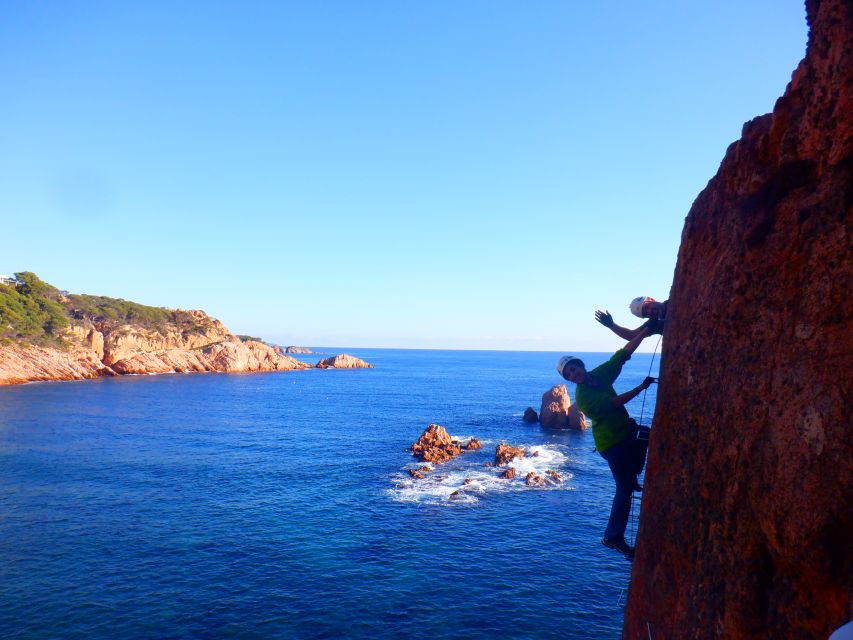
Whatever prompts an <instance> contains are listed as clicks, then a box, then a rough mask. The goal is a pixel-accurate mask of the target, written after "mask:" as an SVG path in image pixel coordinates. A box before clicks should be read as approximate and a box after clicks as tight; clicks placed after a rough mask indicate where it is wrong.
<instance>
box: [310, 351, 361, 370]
mask: <svg viewBox="0 0 853 640" xmlns="http://www.w3.org/2000/svg"><path fill="white" fill-rule="evenodd" d="M314 366H315V367H317V368H318V369H372V368H373V365H372V364H368V363H367V362H365V361H364V360H359V359H358V358H354V357H352V356H348V355H347V354H345V353H340V354H338V355H336V356H332V357H331V358H325V359H324V360H320V362H318V363H317V364H316V365H314Z"/></svg>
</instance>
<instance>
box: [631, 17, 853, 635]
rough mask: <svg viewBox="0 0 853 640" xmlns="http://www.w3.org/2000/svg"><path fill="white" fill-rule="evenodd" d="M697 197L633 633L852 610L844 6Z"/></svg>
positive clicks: (797, 624) (730, 629) (851, 73)
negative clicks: (779, 95) (768, 110)
mask: <svg viewBox="0 0 853 640" xmlns="http://www.w3.org/2000/svg"><path fill="white" fill-rule="evenodd" d="M806 8H807V15H808V20H809V23H810V26H811V30H810V34H809V42H808V49H807V52H806V57H805V59H804V60H803V62H802V63H800V65H799V67H798V68H797V70H796V72H795V73H794V75H793V78H792V80H791V83H790V84H789V85H788V88H787V90H786V92H785V95H784V96H783V97H782V98H780V99H779V100H778V101H777V103H776V105H775V108H774V110H773V113H772V114H769V115H765V116H761V117H759V118H756V119H754V120H752V121H751V122H748V123H747V124H746V125H745V126H744V129H743V137H742V138H741V139H740V140H739V141H737V142H735V143H734V144H732V145H731V146H730V147H729V149H728V151H727V153H726V156H725V158H724V160H723V162H722V164H721V166H720V169H719V171H718V173H717V175H716V176H715V177H714V178H713V179H712V180H711V181H710V182H709V184H708V186H707V187H706V188H705V190H704V191H703V192H702V193H701V194H700V195H699V197H698V198H697V199H696V201H695V203H694V205H693V207H692V209H691V210H690V213H689V215H688V217H687V220H686V223H685V227H684V231H683V234H682V240H681V247H680V250H679V255H678V264H677V267H676V271H675V278H674V281H673V288H672V293H671V296H670V306H669V314H668V315H669V318H668V320H667V327H666V333H665V340H664V349H663V357H662V368H661V378H660V390H659V392H658V400H657V410H656V415H655V420H654V426H653V430H652V438H651V443H650V445H651V446H650V451H649V460H648V471H647V474H646V481H645V487H646V490H645V493H644V498H643V508H642V518H641V520H640V525H639V533H638V541H637V555H636V560H635V562H634V565H633V574H632V579H631V586H630V589H629V597H628V604H627V609H626V614H625V627H624V637H625V638H626V639H628V640H636V639H639V638H643V639H645V638H648V637H650V635H651V637H654V638H687V639H690V638H703V639H707V638H727V639H735V640H737V639H741V638H742V639H746V638H749V639H750V640H752V639H756V638H768V639H769V638H826V637H828V636H829V634H830V632H831V631H832V630H833V629H835V628H837V627H838V626H840V625H841V624H842V623H844V622H846V621H847V620H849V619H850V618H851V617H853V553H851V541H853V506H852V505H853V440H851V437H850V434H851V427H850V422H851V407H853V349H851V336H853V295H851V283H853V258H851V256H853V238H852V237H851V234H853V3H851V2H849V1H844V0H809V1H808V2H807V3H806Z"/></svg>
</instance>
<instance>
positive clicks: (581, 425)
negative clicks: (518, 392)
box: [539, 384, 586, 431]
mask: <svg viewBox="0 0 853 640" xmlns="http://www.w3.org/2000/svg"><path fill="white" fill-rule="evenodd" d="M539 424H541V425H542V426H543V427H546V428H549V429H580V430H581V431H583V430H585V429H586V416H584V414H583V413H581V411H580V410H579V409H578V408H577V406H575V405H573V404H572V402H571V400H570V399H569V391H568V389H566V385H564V384H558V385H555V386H553V387H551V388H550V389H548V391H546V392H545V393H544V394H542V406H541V407H540V409H539Z"/></svg>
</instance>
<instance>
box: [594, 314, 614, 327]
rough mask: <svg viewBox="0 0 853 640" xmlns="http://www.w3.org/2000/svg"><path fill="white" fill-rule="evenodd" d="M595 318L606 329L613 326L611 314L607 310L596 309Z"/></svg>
mask: <svg viewBox="0 0 853 640" xmlns="http://www.w3.org/2000/svg"><path fill="white" fill-rule="evenodd" d="M595 319H596V320H598V321H599V322H600V323H601V324H603V325H604V326H605V327H607V328H608V329H612V328H613V316H611V315H610V312H609V311H596V312H595Z"/></svg>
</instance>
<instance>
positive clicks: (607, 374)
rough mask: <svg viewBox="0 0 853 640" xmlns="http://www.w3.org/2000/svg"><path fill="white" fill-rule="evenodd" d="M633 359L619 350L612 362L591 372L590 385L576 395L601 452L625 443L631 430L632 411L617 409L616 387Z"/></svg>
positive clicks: (587, 381) (584, 385)
mask: <svg viewBox="0 0 853 640" xmlns="http://www.w3.org/2000/svg"><path fill="white" fill-rule="evenodd" d="M630 359H631V356H630V354H628V353H627V352H626V351H625V350H624V349H619V351H617V352H616V353H614V354H613V356H612V357H611V358H610V360H608V361H607V362H605V363H604V364H602V365H599V366H597V367H596V368H595V369H593V370H592V371H588V372H587V374H586V375H587V379H586V382H584V383H583V384H579V385H578V386H577V390H576V391H575V404H577V405H578V409H580V410H581V411H583V412H584V414H585V415H586V416H587V417H588V418H589V419H590V420H592V437H593V440H595V448H596V449H598V451H599V452H601V451H607V449H609V448H610V447H612V446H613V445H614V444H618V443H620V442H622V440H624V439H625V438H626V437H627V436H628V434H629V432H630V430H631V429H630V426H629V424H628V420H629V416H628V410H627V409H626V408H625V407H616V406H613V398H615V397H616V396H617V393H616V391H615V390H614V389H613V383H614V382H615V380H616V378H618V377H619V374H620V373H622V365H624V364H625V363H626V362H628V360H630Z"/></svg>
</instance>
